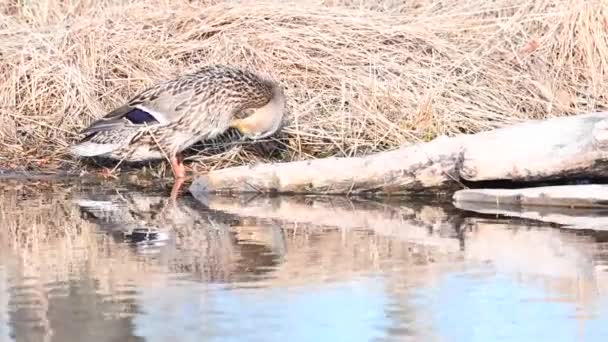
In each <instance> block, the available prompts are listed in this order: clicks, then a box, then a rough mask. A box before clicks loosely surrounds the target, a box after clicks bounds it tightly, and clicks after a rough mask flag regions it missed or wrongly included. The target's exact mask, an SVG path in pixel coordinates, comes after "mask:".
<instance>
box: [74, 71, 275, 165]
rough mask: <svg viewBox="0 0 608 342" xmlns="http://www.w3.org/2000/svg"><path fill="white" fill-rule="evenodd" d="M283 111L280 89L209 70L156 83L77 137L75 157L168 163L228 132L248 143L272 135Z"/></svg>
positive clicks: (244, 74)
mask: <svg viewBox="0 0 608 342" xmlns="http://www.w3.org/2000/svg"><path fill="white" fill-rule="evenodd" d="M284 109H285V95H284V93H283V90H282V88H281V87H280V86H279V85H278V84H277V83H275V82H274V81H272V80H268V79H265V78H262V77H260V76H258V75H256V74H254V73H252V72H249V71H245V70H240V69H237V68H234V67H229V66H223V65H213V66H208V67H205V68H203V69H200V70H198V71H196V72H194V73H190V74H187V75H183V76H180V77H178V78H176V79H173V80H169V81H164V82H161V83H158V84H156V85H154V86H152V87H150V88H148V89H146V90H144V91H142V92H141V93H139V94H137V95H136V96H134V97H133V98H132V99H131V100H129V101H128V102H127V103H126V104H124V105H123V106H120V107H118V108H116V109H115V110H113V111H112V112H110V113H108V114H107V115H105V116H104V117H103V118H101V119H100V120H98V121H95V122H93V123H92V124H91V125H90V126H89V127H88V128H86V129H85V130H83V131H82V134H84V135H85V138H84V139H82V140H81V141H80V142H79V143H78V144H76V145H75V146H73V147H72V153H74V154H75V155H78V156H103V157H109V158H113V159H119V160H126V161H143V160H151V159H161V158H171V160H172V163H173V160H174V159H175V158H176V155H178V154H179V153H180V152H181V151H183V150H184V149H186V148H188V147H189V146H191V145H192V144H194V143H196V142H197V141H200V140H204V139H211V138H214V137H216V136H217V135H219V134H221V133H223V132H225V131H226V130H227V129H228V128H230V127H234V128H236V129H238V130H239V131H240V132H241V133H242V134H243V136H245V137H249V138H252V139H258V138H261V137H266V136H268V135H271V134H273V133H274V132H276V131H277V130H278V128H279V126H280V123H281V121H282V118H283V114H284Z"/></svg>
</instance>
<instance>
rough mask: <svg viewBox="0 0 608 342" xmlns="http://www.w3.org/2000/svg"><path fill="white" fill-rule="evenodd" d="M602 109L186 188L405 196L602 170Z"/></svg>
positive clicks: (607, 138)
mask: <svg viewBox="0 0 608 342" xmlns="http://www.w3.org/2000/svg"><path fill="white" fill-rule="evenodd" d="M607 160H608V112H598V113H592V114H584V115H577V116H569V117H559V118H551V119H547V120H539V121H529V122H525V123H521V124H517V125H514V126H510V127H505V128H500V129H496V130H492V131H487V132H482V133H478V134H471V135H462V136H457V137H452V138H448V137H440V138H437V139H435V140H433V141H431V142H428V143H422V144H418V145H413V146H406V147H402V148H399V149H396V150H393V151H388V152H380V153H377V154H373V155H369V156H364V157H355V158H326V159H318V160H311V161H296V162H289V163H278V164H258V165H252V166H242V167H234V168H227V169H223V170H216V171H211V172H209V173H207V174H202V175H198V176H196V177H195V179H194V182H193V184H192V186H191V187H190V191H191V192H193V193H194V192H211V193H221V192H269V193H308V194H311V193H317V194H319V193H324V194H364V193H377V194H407V193H417V192H420V191H426V190H431V191H434V190H451V189H456V188H458V187H461V184H460V183H461V182H462V181H467V182H478V181H492V180H512V181H519V182H528V181H549V180H555V179H564V178H572V177H590V178H598V177H606V176H608V168H607V167H606V166H607Z"/></svg>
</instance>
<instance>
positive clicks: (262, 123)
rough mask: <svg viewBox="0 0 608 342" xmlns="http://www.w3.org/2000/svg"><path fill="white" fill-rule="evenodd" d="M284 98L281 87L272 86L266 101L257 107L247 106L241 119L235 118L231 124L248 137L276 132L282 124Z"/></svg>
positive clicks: (265, 135)
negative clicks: (268, 98) (270, 95)
mask: <svg viewBox="0 0 608 342" xmlns="http://www.w3.org/2000/svg"><path fill="white" fill-rule="evenodd" d="M285 107H286V99H285V94H284V92H283V89H282V88H280V87H279V86H276V87H275V88H273V92H272V97H271V99H270V101H268V103H266V104H265V105H264V106H262V107H258V108H248V109H245V110H244V111H243V112H244V114H245V115H246V117H245V118H243V119H235V120H234V121H233V122H232V124H231V126H232V127H234V128H236V129H238V130H239V132H240V133H241V134H242V135H243V136H244V137H247V138H249V139H253V140H257V139H262V138H266V137H268V136H270V135H272V134H274V133H276V132H277V131H278V130H279V128H281V126H282V124H283V117H284V115H285Z"/></svg>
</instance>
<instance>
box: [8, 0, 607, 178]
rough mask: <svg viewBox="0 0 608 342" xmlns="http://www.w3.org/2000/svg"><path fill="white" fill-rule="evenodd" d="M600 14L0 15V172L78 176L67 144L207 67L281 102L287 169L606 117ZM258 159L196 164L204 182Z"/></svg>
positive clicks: (231, 11)
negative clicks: (230, 72) (238, 76)
mask: <svg viewBox="0 0 608 342" xmlns="http://www.w3.org/2000/svg"><path fill="white" fill-rule="evenodd" d="M605 5H606V1H593V0H590V1H578V0H571V1H565V0H564V1H560V0H495V1H484V0H457V1H432V0H418V1H395V0H381V1H380V2H373V1H354V0H333V1H332V0H325V1H316V2H315V3H314V4H310V3H308V1H304V0H297V1H295V2H292V3H291V4H283V3H282V2H280V1H275V2H268V1H264V2H260V1H228V0H226V1H202V2H196V3H195V2H194V1H192V2H188V1H178V2H174V1H160V0H156V1H153V2H149V1H145V2H144V1H134V0H130V1H129V0H123V1H119V0H104V1H91V0H72V1H60V0H40V1H30V0H0V47H1V48H0V55H1V59H0V79H1V80H2V82H1V83H0V111H1V112H0V151H1V152H0V168H1V167H41V166H45V165H48V166H55V165H56V162H57V161H61V160H63V161H65V162H64V163H62V167H65V168H73V167H75V166H77V165H79V163H78V162H75V161H74V160H72V159H71V158H70V157H67V156H66V154H65V152H64V148H65V147H66V146H67V145H68V144H69V143H71V142H72V141H74V139H75V138H76V137H77V136H76V134H75V132H77V131H78V130H80V129H82V128H83V127H84V126H85V125H86V124H88V123H89V122H91V120H93V119H95V118H97V117H99V116H101V115H103V114H104V113H105V112H106V111H108V110H110V109H112V108H113V107H114V106H116V105H118V104H119V103H120V102H122V101H124V100H126V99H127V98H128V97H130V96H131V95H133V94H134V93H135V92H137V91H139V90H141V89H143V88H144V87H146V86H147V85H149V84H151V83H153V82H155V81H159V80H162V79H166V78H169V77H173V76H177V75H178V74H180V73H183V72H187V71H191V70H194V69H196V68H197V67H200V66H202V65H205V64H209V63H228V64H236V65H241V66H247V67H250V68H252V69H255V70H257V71H259V72H263V73H266V74H269V75H271V76H273V77H274V78H276V79H278V80H280V81H281V82H282V83H283V84H285V85H286V86H287V87H288V90H287V93H288V96H289V108H288V109H289V116H288V120H289V122H288V126H287V127H286V128H285V129H284V131H283V133H282V134H281V135H282V139H281V142H282V143H283V151H282V153H280V154H278V155H277V158H278V159H281V160H296V159H303V158H319V157H325V156H330V155H337V156H351V155H360V154H363V153H371V152H374V151H379V150H385V149H390V148H394V147H396V146H399V145H402V144H407V143H411V142H415V141H420V140H429V139H432V138H433V137H435V136H437V135H444V134H447V135H453V134H458V133H462V132H477V131H481V130H487V129H490V128H492V127H496V126H500V125H504V124H508V123H512V122H515V121H518V120H523V119H528V118H542V117H547V116H555V115H572V114H576V113H580V112H587V111H594V110H598V109H603V108H604V107H606V105H607V101H608V100H607V99H606V98H605V97H604V95H603V94H604V93H606V90H607V85H608V82H606V75H607V70H608V38H607V37H608V34H607V33H608V32H607V31H608V22H607V17H606V14H607V13H606V10H605ZM263 158H266V157H265V154H262V153H256V152H255V151H253V150H252V149H250V148H246V147H243V146H237V147H235V148H231V149H228V150H226V151H224V152H223V153H219V154H209V153H204V152H201V153H200V154H199V155H197V156H195V157H194V159H198V161H200V162H202V163H198V164H197V167H199V168H203V169H209V168H217V167H225V166H229V165H235V164H242V163H248V162H251V161H254V160H259V159H263Z"/></svg>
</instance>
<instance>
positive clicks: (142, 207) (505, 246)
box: [0, 181, 608, 342]
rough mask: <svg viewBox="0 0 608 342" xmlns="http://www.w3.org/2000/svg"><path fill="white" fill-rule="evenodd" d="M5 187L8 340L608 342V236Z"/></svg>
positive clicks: (412, 214)
mask: <svg viewBox="0 0 608 342" xmlns="http://www.w3.org/2000/svg"><path fill="white" fill-rule="evenodd" d="M0 189H1V191H0V223H1V228H0V341H62V342H70V341H282V340H288V341H385V340H398V341H408V340H412V341H539V340H551V341H606V340H607V339H608V273H607V272H606V270H607V269H608V268H607V260H608V253H607V251H608V249H607V248H606V243H605V242H604V241H606V240H607V239H606V237H607V235H608V234H605V233H603V232H600V231H597V232H596V231H581V230H568V229H559V228H555V227H549V226H545V225H543V224H539V223H531V222H526V221H522V220H518V221H516V220H506V219H500V218H495V217H491V216H488V215H485V216H476V215H473V214H471V213H463V212H460V211H457V210H455V209H454V208H452V207H451V206H450V205H448V204H440V203H412V202H392V203H377V202H371V201H363V200H359V201H354V200H351V201H348V200H346V199H339V198H333V199H322V198H314V197H298V198H274V199H268V198H262V197H254V196H251V197H239V198H220V197H210V198H208V199H207V202H206V203H205V204H203V203H201V202H199V201H197V200H196V199H194V198H192V197H190V196H184V197H181V198H179V199H178V200H177V202H175V203H174V202H171V201H170V200H169V199H168V198H167V193H168V191H165V189H164V188H161V189H146V190H136V189H129V188H117V187H116V186H109V185H107V184H106V185H86V184H74V182H71V183H70V182H63V183H49V182H46V181H37V182H8V181H4V182H2V183H0Z"/></svg>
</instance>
